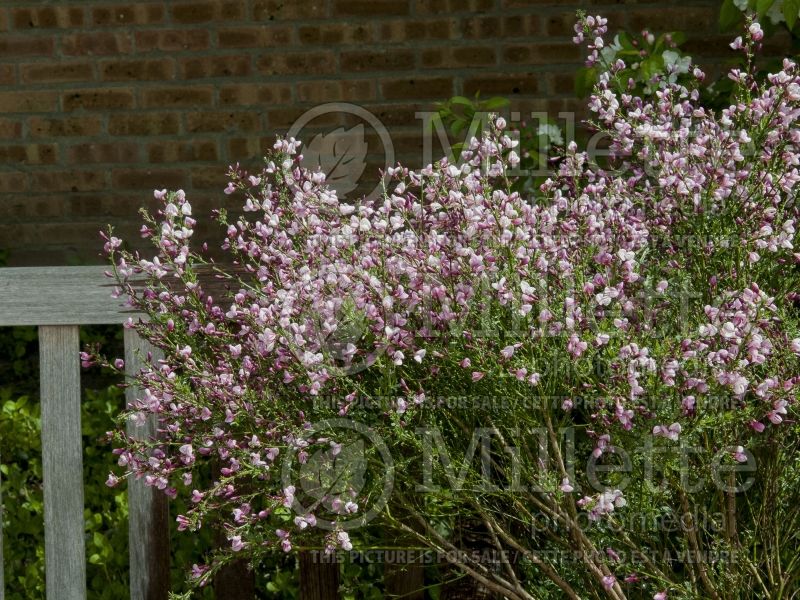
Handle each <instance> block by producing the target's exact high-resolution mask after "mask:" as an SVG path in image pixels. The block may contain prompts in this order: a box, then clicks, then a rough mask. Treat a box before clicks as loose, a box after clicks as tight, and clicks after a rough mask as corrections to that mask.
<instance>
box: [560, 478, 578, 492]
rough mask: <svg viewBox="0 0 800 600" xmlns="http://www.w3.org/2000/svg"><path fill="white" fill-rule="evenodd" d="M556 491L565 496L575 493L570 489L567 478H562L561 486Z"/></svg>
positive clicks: (572, 488) (573, 489)
mask: <svg viewBox="0 0 800 600" xmlns="http://www.w3.org/2000/svg"><path fill="white" fill-rule="evenodd" d="M558 489H560V490H561V491H562V492H564V493H565V494H570V493H572V492H574V491H575V488H574V487H572V486H571V485H570V483H569V477H564V479H562V480H561V485H560V486H559V487H558Z"/></svg>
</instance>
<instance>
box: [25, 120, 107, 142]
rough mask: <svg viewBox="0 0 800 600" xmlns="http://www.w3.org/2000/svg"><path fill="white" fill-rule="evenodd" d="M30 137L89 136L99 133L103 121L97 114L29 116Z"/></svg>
mask: <svg viewBox="0 0 800 600" xmlns="http://www.w3.org/2000/svg"><path fill="white" fill-rule="evenodd" d="M27 126H28V133H29V134H30V135H31V136H32V137H43V138H49V137H90V136H94V135H98V134H100V132H101V131H102V128H103V121H102V119H101V118H100V117H99V116H96V115H92V116H86V117H65V118H48V117H31V118H29V119H28V121H27Z"/></svg>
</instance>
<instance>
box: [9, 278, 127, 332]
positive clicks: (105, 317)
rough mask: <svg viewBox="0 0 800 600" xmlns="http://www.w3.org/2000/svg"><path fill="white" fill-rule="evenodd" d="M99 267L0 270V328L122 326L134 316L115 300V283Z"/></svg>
mask: <svg viewBox="0 0 800 600" xmlns="http://www.w3.org/2000/svg"><path fill="white" fill-rule="evenodd" d="M105 270H107V267H105V266H96V267H14V268H3V269H0V326H16V325H98V324H114V323H123V322H124V321H125V320H126V319H127V318H128V317H129V316H130V315H131V314H132V313H131V312H130V308H126V307H125V306H124V305H123V302H124V300H123V299H122V298H118V299H115V298H112V297H111V292H112V290H113V288H114V285H113V280H112V279H110V278H108V277H106V276H105V275H103V272H104V271H105Z"/></svg>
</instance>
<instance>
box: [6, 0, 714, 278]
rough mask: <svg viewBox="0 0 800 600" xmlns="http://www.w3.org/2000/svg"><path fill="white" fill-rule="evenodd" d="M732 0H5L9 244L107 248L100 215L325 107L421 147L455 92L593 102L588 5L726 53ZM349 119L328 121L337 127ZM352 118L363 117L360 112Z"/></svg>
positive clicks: (70, 251) (199, 176) (23, 261)
mask: <svg viewBox="0 0 800 600" xmlns="http://www.w3.org/2000/svg"><path fill="white" fill-rule="evenodd" d="M718 6H719V2H718V1H714V0H683V1H679V0H678V1H672V0H670V1H666V0H659V1H654V2H646V1H642V2H638V3H633V2H621V1H618V2H614V1H613V0H603V1H597V2H588V1H587V0H584V1H582V2H580V1H577V0H572V1H564V0H562V1H558V0H551V1H548V0H230V1H229V0H217V1H200V0H190V1H184V0H180V1H166V2H165V1H159V2H155V1H146V0H127V1H125V2H114V1H111V0H105V1H102V0H72V1H65V2H46V1H42V0H39V1H26V2H23V1H15V0H4V1H3V2H2V4H1V5H0V136H2V143H0V215H1V216H2V221H0V249H7V250H9V252H10V257H9V263H10V264H12V265H31V264H53V265H57V264H68V263H74V262H97V261H99V260H100V259H99V258H98V256H97V253H98V250H99V247H100V244H99V240H98V237H97V231H98V229H100V228H102V226H103V225H104V224H105V223H108V222H112V223H114V224H115V225H117V226H118V227H119V229H120V231H121V232H122V233H123V234H125V235H126V236H127V237H130V238H132V239H134V240H135V239H136V234H135V231H136V229H138V227H137V226H136V225H135V224H136V223H137V210H138V208H139V207H140V206H146V205H149V204H150V203H151V198H152V194H151V192H150V190H152V189H153V188H156V187H158V188H161V187H170V188H177V187H183V188H184V189H185V190H187V192H188V193H189V195H190V197H191V198H192V199H193V203H194V204H195V206H196V207H197V209H198V210H197V213H198V214H200V215H201V216H205V215H206V214H207V213H208V211H209V209H210V207H211V206H213V205H216V204H217V203H219V202H225V199H226V196H224V195H222V194H221V193H220V190H221V189H222V187H224V185H225V175H224V173H225V166H226V165H228V164H230V163H233V162H236V161H241V162H242V163H251V162H252V161H253V160H256V159H257V157H258V156H260V154H261V152H262V150H263V149H264V148H266V147H267V146H268V145H270V144H271V143H272V141H273V140H274V136H275V133H277V132H285V131H286V130H287V128H288V127H289V126H290V125H291V124H292V123H293V122H294V120H295V119H296V118H297V117H298V116H299V115H301V114H302V113H303V112H304V111H306V110H308V109H309V108H311V107H313V106H315V105H317V104H319V103H324V102H332V101H346V102H353V103H357V104H360V105H362V106H364V107H366V108H367V109H368V110H370V111H371V112H372V113H373V114H375V115H376V116H377V117H378V118H379V119H380V120H381V121H382V122H383V123H384V124H385V125H386V126H387V128H388V129H389V131H390V133H391V137H392V140H393V144H394V147H395V150H396V153H397V156H398V158H400V159H401V160H405V161H408V162H409V163H410V164H411V165H412V166H416V165H418V164H419V162H420V158H419V157H420V154H421V141H420V140H421V130H422V126H421V121H420V120H417V119H416V118H415V112H416V111H419V110H430V109H431V107H432V105H433V103H434V102H435V101H437V100H441V99H444V98H447V97H449V96H451V95H453V94H466V95H471V94H474V93H475V92H477V91H480V92H481V94H482V95H483V96H491V95H503V96H508V97H510V98H511V99H512V102H513V108H514V109H515V110H521V111H523V112H524V111H529V110H546V111H549V112H550V113H552V114H556V113H558V112H559V111H565V110H574V109H576V108H579V107H580V105H581V102H580V101H577V100H576V99H575V98H574V96H573V91H572V89H573V74H574V71H575V69H576V68H577V67H579V66H580V63H581V52H580V51H579V50H578V49H577V48H575V47H574V46H573V45H572V43H571V41H570V38H571V35H572V23H573V21H574V14H575V11H576V9H577V8H581V7H582V8H585V9H587V10H588V11H590V12H592V13H595V12H601V13H603V14H605V15H607V16H608V17H609V19H610V22H611V28H612V30H614V29H617V28H629V29H640V28H642V27H644V26H648V27H650V28H653V29H655V30H662V31H663V30H672V29H685V30H689V31H690V33H691V34H692V38H693V40H694V41H693V42H692V41H690V43H689V50H691V51H693V52H695V53H697V54H699V55H700V56H703V57H705V60H706V61H710V62H713V61H714V60H715V57H720V56H723V55H724V54H725V42H726V37H725V36H722V37H721V36H719V35H718V34H716V15H717V11H718ZM335 124H336V123H335V122H330V123H326V122H324V120H323V121H320V122H319V123H317V125H318V126H319V127H323V126H333V125H335ZM345 124H346V123H345Z"/></svg>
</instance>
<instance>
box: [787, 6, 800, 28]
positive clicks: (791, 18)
mask: <svg viewBox="0 0 800 600" xmlns="http://www.w3.org/2000/svg"><path fill="white" fill-rule="evenodd" d="M798 13H800V0H783V18H784V19H786V26H787V27H788V28H789V29H794V24H795V23H796V22H797V15H798Z"/></svg>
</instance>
